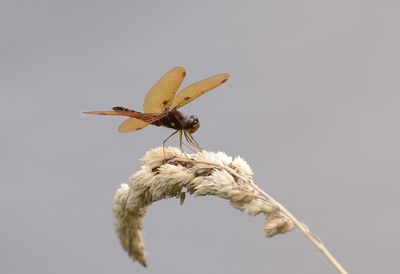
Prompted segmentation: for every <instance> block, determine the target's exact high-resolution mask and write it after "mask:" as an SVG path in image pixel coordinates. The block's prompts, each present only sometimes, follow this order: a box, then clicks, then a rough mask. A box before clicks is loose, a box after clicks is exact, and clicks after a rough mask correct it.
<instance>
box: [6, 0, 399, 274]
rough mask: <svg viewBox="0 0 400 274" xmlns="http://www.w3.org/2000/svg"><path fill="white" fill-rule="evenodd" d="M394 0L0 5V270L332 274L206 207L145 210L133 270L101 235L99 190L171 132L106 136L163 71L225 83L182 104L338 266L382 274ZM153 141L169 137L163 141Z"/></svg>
mask: <svg viewBox="0 0 400 274" xmlns="http://www.w3.org/2000/svg"><path fill="white" fill-rule="evenodd" d="M399 13H400V4H399V2H398V1H342V0H339V1H317V0H314V1H209V0H205V1H175V0H171V1H158V2H157V1H103V0H100V1H99V0H98V1H87V0H80V1H71V0H70V1H11V0H2V1H0V34H1V35H0V39H1V43H0V104H1V108H0V114H1V115H0V123H1V124H0V125H1V134H0V138H1V139H0V140H1V142H0V182H1V190H0V218H1V226H0V273H7V274H14V273H38V274H46V273H49V274H50V273H51V274H54V273H57V274H61V273H96V274H101V273H147V274H149V273H175V274H177V273H193V274H196V273H199V274H200V273H201V274H202V273H230V274H235V273H335V271H334V270H333V268H332V267H331V266H330V265H329V264H328V263H327V262H326V261H325V260H324V258H323V257H322V256H320V255H319V254H318V252H317V251H316V249H315V248H314V247H313V246H312V245H311V244H310V243H309V242H308V241H307V240H306V239H305V238H304V237H303V236H302V235H301V234H300V233H298V232H297V231H293V232H290V233H288V234H286V235H280V236H277V237H274V238H272V239H267V238H264V236H263V230H262V229H263V226H264V218H263V217H262V216H258V217H250V216H247V215H244V214H242V213H241V212H239V211H237V210H235V209H233V208H231V207H230V206H229V203H228V202H227V201H225V200H222V199H217V198H214V197H201V198H196V197H187V199H186V202H185V204H184V205H183V206H180V205H179V201H178V200H176V199H170V200H165V201H161V202H158V203H156V204H155V205H153V206H152V207H151V208H150V210H149V212H148V215H147V216H146V220H145V243H146V249H147V252H148V254H149V255H148V265H149V266H148V268H147V269H145V268H143V267H142V266H140V265H139V264H138V263H137V262H136V263H134V262H132V261H131V260H130V258H129V257H128V256H127V254H126V253H125V252H124V251H123V250H122V248H121V247H120V244H119V241H118V238H117V236H116V234H115V233H114V227H113V214H112V210H111V204H112V199H113V196H114V193H115V191H116V190H117V189H118V187H119V185H120V184H121V183H123V182H127V181H128V178H129V176H130V175H131V174H133V173H134V172H136V171H137V170H138V169H139V168H140V166H141V162H140V159H141V157H142V156H143V154H144V153H145V152H146V151H147V150H149V149H151V148H154V147H157V146H159V145H161V143H162V141H163V140H164V139H165V138H166V136H168V135H169V134H170V133H171V131H170V130H168V129H165V128H157V127H148V128H146V129H144V130H142V131H140V132H135V133H131V134H121V133H118V132H117V127H118V125H119V123H120V122H121V120H122V119H120V118H118V117H86V116H84V115H82V114H81V113H82V111H85V110H97V109H110V108H111V107H113V106H117V105H121V106H125V107H130V108H134V109H137V110H141V109H142V105H143V99H144V97H145V94H146V92H147V91H148V90H149V88H150V87H151V86H152V85H153V84H154V83H155V82H156V81H157V80H158V79H159V77H160V76H161V75H163V74H164V73H165V72H166V71H168V70H169V69H170V68H171V67H174V66H177V65H180V66H184V67H185V68H186V70H187V76H186V80H185V82H184V84H183V85H187V84H189V83H191V82H194V81H197V80H200V79H202V78H205V77H208V76H210V75H213V74H217V73H223V72H227V73H230V75H231V78H230V79H229V81H228V82H227V83H225V84H224V85H223V86H221V87H219V88H218V89H216V90H215V91H213V92H211V93H209V94H206V95H204V96H202V97H200V98H198V99H197V100H195V101H193V102H192V103H190V104H189V105H187V106H185V107H184V108H183V109H182V111H183V112H184V113H185V114H196V115H197V116H198V117H199V119H200V122H201V127H200V129H199V131H198V132H196V134H195V137H196V140H197V141H199V142H200V143H201V144H202V145H203V146H204V147H206V148H207V149H209V150H215V151H218V150H220V151H225V152H226V153H228V154H230V155H232V156H236V155H240V156H241V157H243V158H244V159H245V160H246V161H247V162H248V163H249V164H250V165H251V166H252V168H253V170H254V172H255V178H254V180H255V182H256V183H257V184H258V185H259V186H260V187H261V188H262V189H264V190H265V191H267V192H268V193H270V194H271V195H272V196H274V197H275V198H276V199H277V200H279V201H280V202H281V203H282V204H284V205H285V206H286V207H287V208H288V209H289V210H291V211H292V212H293V214H295V215H296V216H297V217H298V218H299V219H300V220H301V221H303V222H304V223H306V224H307V225H308V226H309V227H310V229H311V230H312V231H313V232H314V233H316V234H317V235H318V236H319V237H320V238H321V239H322V240H323V241H324V243H325V244H326V246H327V247H328V248H329V249H330V250H331V252H332V253H333V254H334V255H335V256H336V257H337V259H338V260H339V261H340V262H341V263H342V264H343V265H344V267H345V268H346V269H348V270H349V272H351V273H395V272H396V271H397V270H398V259H399V254H398V253H399V252H398V250H399V246H400V240H399V235H398V227H399V225H400V220H399V218H398V216H399V213H398V210H399V208H400V200H399V194H400V187H399V181H400V180H399V179H400V175H399V166H400V150H399V149H400V145H399V140H400V129H399V115H400V109H399V102H400V100H399V99H400V95H399V90H400V89H399V88H400V83H399V64H400V53H399V48H400V33H399V29H400V17H399ZM170 144H176V139H174V141H172V142H171V143H170Z"/></svg>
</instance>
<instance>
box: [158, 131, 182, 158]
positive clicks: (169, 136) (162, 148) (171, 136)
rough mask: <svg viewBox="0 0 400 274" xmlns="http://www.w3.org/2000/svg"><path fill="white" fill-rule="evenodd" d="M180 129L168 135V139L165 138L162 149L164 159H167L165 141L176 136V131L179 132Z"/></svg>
mask: <svg viewBox="0 0 400 274" xmlns="http://www.w3.org/2000/svg"><path fill="white" fill-rule="evenodd" d="M178 131H179V130H176V131H174V132H173V133H172V134H171V135H169V136H168V137H167V139H165V140H164V142H163V143H162V149H163V155H164V160H165V143H166V142H167V141H168V139H169V138H171V137H172V136H174V135H175V134H176V133H178Z"/></svg>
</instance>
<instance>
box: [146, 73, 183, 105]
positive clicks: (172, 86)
mask: <svg viewBox="0 0 400 274" xmlns="http://www.w3.org/2000/svg"><path fill="white" fill-rule="evenodd" d="M185 76H186V71H185V69H184V68H183V67H175V68H172V69H171V70H170V71H168V72H167V73H166V74H164V76H163V77H161V79H160V80H158V82H157V83H156V84H155V85H154V86H153V87H152V88H151V89H150V90H149V92H148V93H147V95H146V98H145V99H144V104H143V110H144V112H145V113H162V112H165V111H168V110H170V108H171V105H172V101H173V99H174V97H175V93H176V91H177V90H178V88H179V87H180V85H181V84H182V82H183V79H184V78H185Z"/></svg>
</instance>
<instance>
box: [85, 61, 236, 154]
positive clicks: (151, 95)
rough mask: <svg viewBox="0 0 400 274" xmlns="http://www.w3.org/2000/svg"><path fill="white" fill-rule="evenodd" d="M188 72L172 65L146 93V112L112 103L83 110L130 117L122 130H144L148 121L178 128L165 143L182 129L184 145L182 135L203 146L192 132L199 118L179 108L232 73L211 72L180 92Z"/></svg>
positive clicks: (180, 139) (197, 127)
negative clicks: (106, 107)
mask: <svg viewBox="0 0 400 274" xmlns="http://www.w3.org/2000/svg"><path fill="white" fill-rule="evenodd" d="M185 76H186V72H185V69H184V68H183V67H175V68H172V69H171V70H170V71H168V72H167V73H166V74H165V75H164V76H162V77H161V79H160V80H159V81H158V82H157V83H156V84H155V85H154V86H153V87H152V88H151V89H150V90H149V92H148V93H147V94H146V98H145V100H144V104H143V109H144V112H139V111H135V110H132V109H129V108H124V107H119V106H118V107H113V110H112V111H107V110H106V111H88V112H84V113H86V114H92V115H112V116H125V117H129V118H128V119H126V120H125V121H124V122H123V123H122V124H121V125H120V126H119V128H118V130H119V131H120V132H132V131H137V130H141V129H143V128H145V127H146V126H148V125H149V124H151V125H155V126H158V127H160V126H163V127H167V128H171V129H174V130H175V132H174V133H172V134H171V135H170V136H168V138H167V139H165V140H164V142H163V146H164V145H165V142H166V141H167V140H168V139H169V138H170V137H172V136H173V135H175V134H177V133H179V143H180V146H181V148H182V145H183V142H182V138H183V137H184V138H185V139H186V141H187V142H188V144H189V145H191V146H192V147H194V148H196V149H199V150H200V149H201V147H200V145H199V144H198V143H197V142H196V141H195V140H194V138H193V136H192V133H194V132H195V131H197V129H199V127H200V123H199V119H198V118H197V117H196V116H194V115H189V116H184V115H183V114H182V113H181V112H180V111H178V109H179V108H181V107H183V106H184V105H186V104H188V103H189V102H191V101H193V100H195V99H196V98H197V97H199V96H201V95H203V94H204V93H206V92H208V91H210V90H212V89H214V88H216V87H218V86H219V85H221V84H223V83H225V82H226V81H227V80H228V78H229V74H227V73H222V74H217V75H214V76H211V77H209V78H206V79H203V80H201V81H198V82H196V83H193V84H191V85H189V86H187V87H185V88H184V89H182V90H180V91H179V92H178V93H177V90H178V89H179V87H180V85H181V83H182V81H183V79H184V78H185Z"/></svg>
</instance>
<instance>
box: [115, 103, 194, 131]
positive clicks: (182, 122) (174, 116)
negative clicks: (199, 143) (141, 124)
mask: <svg viewBox="0 0 400 274" xmlns="http://www.w3.org/2000/svg"><path fill="white" fill-rule="evenodd" d="M113 110H114V111H116V112H119V113H120V115H124V116H130V117H134V118H139V119H143V118H144V117H147V116H149V118H150V117H151V114H148V113H142V112H139V111H135V110H132V109H129V108H125V107H113ZM158 117H159V118H158V119H155V121H153V122H150V121H151V120H154V119H151V118H150V119H149V120H150V121H149V122H150V124H152V125H154V126H157V127H166V128H172V129H175V130H184V131H188V132H189V133H194V132H195V131H196V130H198V129H199V127H200V122H199V119H198V118H197V117H196V116H195V115H190V116H184V115H183V114H182V112H180V111H179V110H176V109H174V110H171V111H166V112H164V113H162V114H158Z"/></svg>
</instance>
